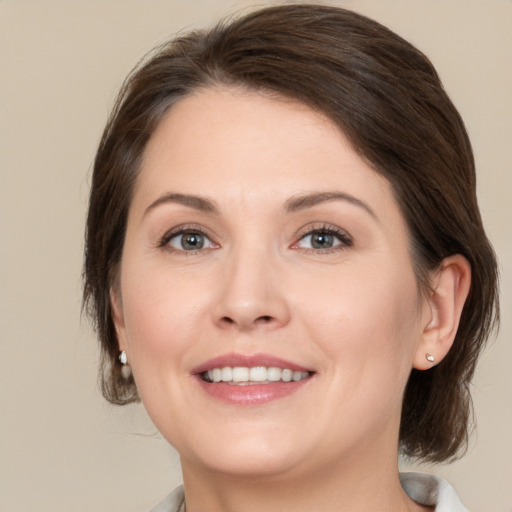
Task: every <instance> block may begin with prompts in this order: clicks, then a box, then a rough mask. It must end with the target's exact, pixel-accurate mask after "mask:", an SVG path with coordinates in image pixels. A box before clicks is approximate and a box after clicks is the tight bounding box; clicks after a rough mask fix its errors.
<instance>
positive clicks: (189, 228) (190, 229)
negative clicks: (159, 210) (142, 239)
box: [157, 225, 217, 256]
mask: <svg viewBox="0 0 512 512" xmlns="http://www.w3.org/2000/svg"><path fill="white" fill-rule="evenodd" d="M187 233H188V234H198V235H201V236H203V237H205V238H206V239H208V240H209V241H210V243H211V244H213V245H214V246H217V244H216V243H215V242H213V241H212V237H211V236H210V235H209V234H208V233H206V231H205V230H204V228H201V227H199V226H195V225H184V226H178V227H176V228H174V229H172V230H171V231H168V232H167V233H165V235H164V236H163V237H162V238H161V239H160V241H159V242H158V245H157V247H158V248H160V249H167V250H169V251H171V252H176V253H179V254H183V255H185V256H191V255H194V254H197V253H198V252H201V251H204V250H208V249H209V248H206V249H203V248H200V249H195V250H194V249H191V250H184V249H177V248H176V247H171V246H170V244H169V242H170V241H171V240H172V239H173V238H175V237H178V236H180V235H185V234H187Z"/></svg>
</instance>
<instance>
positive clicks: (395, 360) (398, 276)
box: [301, 265, 420, 373]
mask: <svg viewBox="0 0 512 512" xmlns="http://www.w3.org/2000/svg"><path fill="white" fill-rule="evenodd" d="M383 268H386V267H382V266H379V267H375V270H374V271H372V267H371V266H368V265H364V266H361V267H360V269H358V268H357V267H356V266H353V267H351V268H347V269H345V271H344V272H343V273H341V272H340V273H339V276H332V279H331V281H330V282H329V283H327V282H326V283H325V287H322V286H317V287H310V288H309V289H310V290H314V291H313V296H310V297H308V300H307V301H304V302H303V304H302V306H301V307H302V309H303V311H304V312H305V317H306V321H305V324H306V326H307V327H306V328H307V329H308V330H309V332H310V335H311V336H313V337H315V338H316V339H317V340H318V343H319V344H321V345H322V347H323V350H325V351H326V352H328V353H329V354H330V355H331V357H332V359H333V360H337V361H340V364H341V363H342V362H343V364H348V362H350V366H351V367H352V368H356V367H357V369H358V371H362V370H363V369H364V368H366V367H370V366H371V367H376V366H380V365H387V366H388V367H391V368H394V369H396V368H397V365H401V366H402V367H404V370H403V371H404V372H408V371H410V362H411V360H412V354H413V352H414V348H415V345H416V343H415V342H416V340H417V336H418V333H419V330H418V329H419V324H420V323H419V307H418V295H417V287H416V280H415V277H414V275H413V272H412V269H409V268H408V267H400V266H397V268H394V267H388V268H386V271H383V270H382V269H383ZM404 268H405V269H406V270H404ZM354 373H356V372H354Z"/></svg>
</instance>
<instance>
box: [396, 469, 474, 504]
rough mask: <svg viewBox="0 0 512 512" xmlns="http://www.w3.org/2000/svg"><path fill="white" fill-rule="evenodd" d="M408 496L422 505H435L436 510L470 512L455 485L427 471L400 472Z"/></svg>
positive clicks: (401, 481)
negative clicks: (426, 472) (458, 494)
mask: <svg viewBox="0 0 512 512" xmlns="http://www.w3.org/2000/svg"><path fill="white" fill-rule="evenodd" d="M400 483H401V484H402V487H403V489H404V491H405V492H406V493H407V494H408V496H409V497H410V498H411V499H413V500H414V501H416V503H419V504H420V505H429V506H432V505H435V511H436V512H468V510H467V508H465V507H464V505H463V504H462V502H461V501H460V499H459V497H458V496H457V493H456V492H455V490H454V489H453V487H452V486H451V485H450V484H449V483H448V482H447V481H446V480H444V479H443V478H441V477H439V476H434V475H427V474H425V473H400Z"/></svg>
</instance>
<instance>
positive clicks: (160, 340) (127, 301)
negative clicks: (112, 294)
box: [122, 264, 207, 372]
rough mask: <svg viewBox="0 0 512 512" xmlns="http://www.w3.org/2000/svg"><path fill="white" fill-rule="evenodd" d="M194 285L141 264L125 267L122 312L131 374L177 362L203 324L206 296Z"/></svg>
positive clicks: (182, 278) (183, 277) (174, 275)
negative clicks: (131, 363)
mask: <svg viewBox="0 0 512 512" xmlns="http://www.w3.org/2000/svg"><path fill="white" fill-rule="evenodd" d="M191 282H192V283H194V282H197V280H196V281H194V280H193V279H191V278H188V277H186V276H183V275H181V276H179V275H177V273H175V272H174V273H169V272H167V273H166V272H164V271H162V269H161V268H152V267H146V268H145V267H144V266H143V265H136V264H135V265H128V264H127V265H126V266H125V274H124V281H123V282H122V291H123V310H124V318H125V326H126V334H127V342H128V347H129V349H130V351H131V352H132V358H133V360H134V362H133V366H134V372H136V371H137V368H136V367H137V366H141V365H142V364H144V363H147V364H148V365H149V364H152V365H157V367H158V366H160V365H164V364H173V363H178V362H179V360H180V357H181V355H182V353H184V351H185V350H186V348H187V346H188V344H189V342H190V340H194V339H197V336H198V335H199V333H200V332H201V324H202V322H204V311H205V306H206V301H207V297H206V295H205V294H204V293H201V292H200V290H198V289H197V287H196V286H191V284H190V283H191Z"/></svg>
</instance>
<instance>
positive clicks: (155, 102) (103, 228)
mask: <svg viewBox="0 0 512 512" xmlns="http://www.w3.org/2000/svg"><path fill="white" fill-rule="evenodd" d="M213 85H227V86H230V85H233V86H242V87H246V88H248V89H250V90H261V91H266V92H269V91H270V92H273V93H277V94H278V95H279V96H284V97H288V98H293V99H295V100H298V101H300V102H302V103H304V104H306V105H308V106H310V107H311V108H313V109H315V110H317V111H319V112H322V113H323V114H325V115H327V116H328V117H329V118H330V119H331V120H332V121H334V122H335V123H336V124H337V125H338V126H339V127H340V128H341V130H342V131H343V132H344V133H345V135H346V137H347V138H348V140H349V141H350V142H351V144H352V146H353V147H354V149H355V150H356V151H357V152H358V153H359V154H360V155H361V156H362V157H363V158H364V159H365V161H366V162H368V163H369V164H370V165H371V166H372V168H373V169H374V170H375V171H376V172H378V173H380V174H382V175H383V176H385V177H386V178H387V179H388V180H389V181H390V183H391V184H392V186H393V190H394V193H395V195H396V198H397V201H398V203H399V205H400V208H401V211H402V213H403V215H404V217H405V219H406V221H407V224H408V228H409V232H410V237H411V245H412V255H413V261H414V265H415V271H416V275H417V278H418V283H419V285H420V289H423V290H424V289H426V288H428V279H427V274H428V272H429V271H430V270H432V269H435V268H436V267H438V266H439V265H440V263H441V261H442V260H443V259H444V258H446V257H447V256H449V255H452V254H462V255H463V256H465V257H466V258H467V260H468V261H469V263H470V264H471V270H472V284H471V290H470V293H469V296H468V298H467V301H466V304H465V307H464V310H463V312H462V318H461V322H460V326H459V330H458V333H457V336H456V339H455V342H454V345H453V347H452V349H451V350H450V352H449V353H448V355H447V357H446V358H445V359H444V360H443V361H442V362H441V363H440V364H439V365H437V366H435V367H433V368H432V369H430V370H428V371H423V372H421V371H417V370H412V373H411V375H410V378H409V381H408V384H407V387H406V390H405V396H404V401H403V410H402V424H401V428H400V443H401V449H402V451H403V453H405V454H406V455H408V456H412V457H417V458H419V459H423V460H425V461H429V462H440V461H445V460H449V459H453V458H455V457H456V456H457V455H459V454H460V453H461V452H463V451H464V448H465V447H466V445H467V439H468V431H469V425H470V424H471V398H470V393H469V384H470V381H471V378H472V376H473V373H474V370H475V365H476V362H477V358H478V356H479V354H480V352H481V350H482V347H483V345H484V344H485V342H486V340H487V338H488V337H489V335H490V333H491V330H492V329H493V327H494V326H495V324H496V322H497V319H498V295H497V265H496V259H495V255H494V252H493V250H492V247H491V245H490V243H489V242H488V240H487V237H486V235H485V232H484V229H483V226H482V221H481V217H480V213H479V210H478V205H477V199H476V190H475V188H476V177H475V167H474V160H473V155H472V150H471V145H470V142H469V139H468V136H467V133H466V130H465V127H464V124H463V122H462V120H461V118H460V116H459V114H458V112H457V110H456V109H455V107H454V106H453V104H452V102H451V101H450V99H449V98H448V96H447V94H446V93H445V91H444V89H443V87H442V85H441V82H440V80H439V77H438V75H437V73H436V71H435V69H434V67H433V66H432V64H431V63H430V61H429V60H428V59H427V58H426V57H425V56H424V55H423V54H422V53H421V52H420V51H418V50H417V49H416V48H414V47H413V46H411V45H410V44H409V43H408V42H406V41H405V40H403V39H402V38H401V37H399V36H397V35H396V34H394V33H393V32H391V31H390V30H388V29H387V28H385V27H383V26H382V25H380V24H378V23H376V22H375V21H372V20H370V19H368V18H366V17H364V16H361V15H358V14H356V13H354V12H351V11H348V10H345V9H341V8H335V7H327V6H321V5H306V4H299V5H282V6H275V7H270V8H265V9H262V10H258V11H256V12H253V13H250V14H248V15H245V16H243V17H241V18H239V19H234V20H231V21H224V22H221V23H220V24H218V25H217V26H215V27H214V28H213V29H211V30H206V31H195V32H192V33H189V34H187V35H183V36H180V37H178V38H176V39H174V40H173V41H171V42H169V43H167V44H164V45H162V46H161V47H159V48H157V49H156V50H155V51H154V52H153V53H152V54H150V55H149V56H148V57H147V58H146V59H145V60H144V61H143V62H142V63H141V64H140V65H139V66H137V68H136V69H135V70H134V71H133V72H132V73H131V75H130V76H129V77H128V78H127V80H126V82H125V83H124V85H123V87H122V89H121V92H120V94H119V97H118V100H117V102H116V104H115V107H114V109H113V112H112V114H111V117H110V119H109V121H108V123H107V126H106V128H105V131H104V133H103V137H102V139H101V143H100V145H99V149H98V152H97V155H96V159H95V164H94V173H93V179H92V188H91V195H90V205H89V213H88V218H87V227H86V249H85V264H84V278H85V284H84V306H85V307H86V309H87V311H88V312H89V314H90V315H91V317H92V318H93V320H94V322H95V326H96V329H97V333H98V336H99V339H100V343H101V347H102V354H103V359H102V361H103V363H102V373H101V378H102V390H103V394H104V395H105V397H106V398H107V399H108V400H110V401H111V402H113V403H118V404H123V403H128V402H130V401H134V400H137V399H138V397H137V390H136V387H135V383H134V381H133V379H129V380H125V379H124V378H122V376H121V371H120V370H121V367H120V364H119V362H118V360H117V356H118V350H119V349H118V343H117V338H116V333H115V329H114V324H113V320H112V311H111V306H110V297H109V292H110V288H111V287H112V286H114V285H115V283H116V280H117V274H118V270H119V264H120V261H121V256H122V250H123V242H124V237H125V230H126V222H127V215H128V209H129V206H130V202H131V196H132V191H133V186H134V183H135V180H136V178H137V173H138V169H139V166H140V162H141V157H142V155H143V152H144V149H145V146H146V143H147V142H148V140H149V138H150V136H151V134H152V133H153V131H154V129H155V127H156V126H157V125H158V123H159V121H160V120H161V119H162V117H163V116H164V115H165V113H166V112H167V111H168V109H169V108H170V106H171V105H172V104H174V103H176V102H177V101H179V100H180V99H181V98H183V97H185V96H186V95H188V94H191V93H192V92H194V91H196V90H198V89H200V88H205V87H209V86H213Z"/></svg>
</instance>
